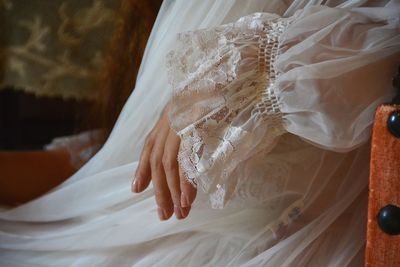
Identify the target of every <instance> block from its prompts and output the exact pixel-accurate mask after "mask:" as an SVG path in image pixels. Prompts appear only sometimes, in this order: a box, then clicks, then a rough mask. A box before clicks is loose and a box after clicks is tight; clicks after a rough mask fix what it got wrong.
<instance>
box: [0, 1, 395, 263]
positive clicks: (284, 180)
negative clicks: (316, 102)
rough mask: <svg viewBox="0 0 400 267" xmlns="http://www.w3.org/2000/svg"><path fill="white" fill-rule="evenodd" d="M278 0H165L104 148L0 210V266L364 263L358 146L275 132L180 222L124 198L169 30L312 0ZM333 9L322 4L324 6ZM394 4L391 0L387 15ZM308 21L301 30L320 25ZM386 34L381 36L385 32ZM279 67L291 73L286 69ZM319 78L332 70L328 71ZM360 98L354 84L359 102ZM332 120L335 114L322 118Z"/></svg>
mask: <svg viewBox="0 0 400 267" xmlns="http://www.w3.org/2000/svg"><path fill="white" fill-rule="evenodd" d="M284 2H285V3H286V1H264V0H263V1H261V0H252V1H246V2H245V3H244V2H243V1H213V0H210V1H208V0H202V1H184V0H182V1H167V0H165V1H164V3H163V6H162V10H161V12H160V15H159V17H158V19H157V22H156V24H155V27H154V30H153V33H152V35H151V38H150V40H149V44H148V47H147V49H146V53H145V57H144V60H143V63H142V67H141V70H140V74H139V77H138V81H137V86H136V88H135V91H134V93H133V94H132V95H131V97H130V99H129V100H128V102H127V104H126V106H125V108H124V110H123V112H122V114H121V116H120V118H119V120H118V122H117V124H116V126H115V128H114V131H113V133H112V135H111V137H110V138H109V139H108V140H107V143H106V144H105V146H104V147H103V148H102V149H101V150H100V152H99V153H97V154H96V156H95V157H94V158H92V159H91V160H90V161H89V162H88V163H87V164H85V166H83V168H82V169H81V170H79V171H78V172H77V173H76V174H75V175H74V176H72V177H71V178H70V179H68V180H67V181H66V182H65V183H64V184H62V185H61V186H59V187H57V188H55V189H54V190H53V191H52V192H50V193H48V194H46V195H45V196H43V197H41V198H39V199H36V200H34V201H32V202H30V203H27V204H25V205H23V206H20V207H18V208H15V209H3V210H2V211H1V212H0V229H1V232H0V250H1V251H0V254H1V255H0V265H2V266H3V265H4V266H362V262H363V261H362V259H363V245H364V240H365V223H366V194H365V193H366V186H367V176H368V168H367V166H368V160H369V156H368V151H369V147H368V143H364V144H359V145H355V147H354V148H352V145H350V146H348V147H347V146H346V147H345V148H346V149H349V148H350V147H351V151H348V152H346V153H338V152H334V151H331V150H326V149H325V148H323V147H317V146H315V145H313V144H310V143H309V142H308V141H307V142H306V141H304V137H306V136H302V137H299V136H297V135H295V134H292V133H284V134H283V135H280V137H279V138H277V139H276V141H275V145H273V146H271V147H270V151H269V152H268V153H264V151H267V150H262V151H260V153H264V155H263V156H261V155H259V156H257V157H255V158H254V160H248V161H247V162H246V161H243V162H240V163H239V164H238V165H237V168H235V169H234V170H233V172H232V174H233V175H235V176H236V177H246V179H244V180H246V181H252V182H251V183H243V186H242V187H240V188H241V189H240V190H239V188H238V190H237V193H236V194H234V195H232V196H231V198H230V201H229V202H228V203H227V204H226V206H225V207H224V208H223V209H212V208H211V206H210V203H209V196H208V195H207V194H204V193H203V192H202V191H201V190H199V191H198V196H197V198H196V201H195V203H194V205H193V207H192V210H191V213H190V216H189V217H188V218H187V219H186V220H183V221H177V220H176V219H171V220H169V221H166V222H160V221H159V220H158V217H157V209H156V205H155V200H154V194H153V189H152V187H151V186H150V187H149V188H148V189H147V190H146V191H145V192H144V193H142V194H138V195H132V193H131V192H130V182H131V177H132V175H133V173H134V170H135V168H136V166H137V160H138V159H139V156H140V152H141V149H142V146H143V141H144V138H145V136H146V134H147V133H148V132H149V131H150V130H151V128H152V127H153V125H154V123H155V122H156V121H157V119H158V117H159V114H160V113H161V111H162V110H163V108H164V106H165V104H166V103H167V101H169V99H170V93H171V91H170V90H168V89H167V88H168V86H167V74H166V71H165V56H166V54H167V53H168V51H170V50H171V49H173V48H174V43H175V38H176V34H177V33H178V32H185V31H188V30H192V31H193V30H197V29H204V28H211V27H215V26H218V25H221V24H224V23H230V22H234V21H237V20H238V19H239V18H240V17H242V16H246V15H250V14H253V13H255V12H270V13H277V14H279V15H283V16H284V17H286V16H291V15H293V14H294V11H295V10H298V9H300V8H303V7H307V6H310V5H313V4H320V3H321V2H322V1H293V3H292V4H290V5H287V4H285V3H284ZM338 2H340V1H326V3H327V4H329V5H331V6H334V5H336V4H337V3H338ZM361 2H363V3H364V2H365V1H346V2H345V3H344V4H343V5H346V6H347V7H355V6H359V5H361V4H363V3H361ZM393 3H394V2H391V3H389V5H392V8H393V7H394V5H393ZM357 12H358V11H357ZM360 12H361V11H360ZM315 14H317V13H315ZM296 16H299V14H297V15H295V17H296ZM363 16H366V17H373V16H376V17H378V18H379V19H380V20H382V19H384V20H388V21H389V18H390V17H392V16H389V13H386V11H382V10H381V9H379V8H378V9H376V8H373V9H367V10H363ZM275 17H276V16H272V15H271V18H273V19H275ZM314 18H315V23H311V22H310V25H319V24H320V25H325V24H323V23H324V22H323V21H319V20H316V18H317V17H314ZM325 19H327V18H326V17H324V18H323V20H325ZM367 24H368V23H367ZM291 25H295V24H291ZM388 25H389V24H388ZM361 26H362V24H360V27H361ZM364 27H365V26H364ZM382 27H384V26H382ZM299 29H300V28H299ZM389 31H390V30H389ZM385 33H386V30H384V31H382V32H381V33H380V34H382V36H383V37H385V36H387V35H386V34H385ZM368 36H370V33H369V34H368ZM385 38H386V37H385ZM374 40H375V39H370V41H369V42H371V43H370V44H369V45H370V46H372V47H381V48H382V49H386V48H387V47H389V46H391V45H393V43H394V41H393V39H384V40H383V39H377V40H376V41H374ZM385 40H386V41H385ZM395 40H396V39H395ZM295 44H297V45H298V44H301V42H295ZM334 46H336V45H334ZM292 47H295V46H292ZM366 48H368V45H367V46H366ZM289 51H290V49H288V50H287V51H286V52H285V53H288V54H289ZM292 51H293V50H292ZM309 52H310V51H309ZM375 56H378V55H377V54H375V55H374V57H375ZM393 57H394V56H393ZM366 58H369V57H366ZM282 60H283V59H282ZM303 60H304V61H306V60H307V59H306V58H304V59H303ZM282 62H283V61H282ZM287 62H289V61H287ZM328 62H329V60H328ZM277 63H278V61H276V64H277ZM332 63H333V62H332ZM358 63H359V64H358V65H354V67H355V66H357V67H356V68H354V69H360V68H362V66H365V65H368V64H370V63H371V66H375V65H376V62H373V63H372V61H368V60H366V61H365V62H364V61H363V60H360V61H359V62H358ZM293 64H295V63H293ZM279 66H280V67H279ZM278 67H279V68H281V69H282V71H283V72H285V73H286V74H287V75H289V74H290V73H291V68H290V64H286V63H285V64H283V63H282V65H279V64H277V65H276V68H278ZM302 67H306V66H302ZM341 67H342V66H341ZM382 68H385V73H386V74H385V75H387V76H390V74H391V72H392V71H393V72H394V71H395V69H393V70H392V69H390V67H389V66H387V65H384V66H383V67H382ZM378 70H380V68H378ZM329 71H332V72H333V73H335V71H338V70H337V68H333V65H332V66H331V68H330V69H329ZM292 73H293V72H292ZM311 73H313V72H311ZM155 74H157V79H154V75H155ZM382 75H383V74H382ZM237 77H239V75H237ZM280 77H283V74H282V75H281V76H280ZM377 77H378V76H377ZM379 77H382V76H379ZM325 78H329V77H325ZM288 79H289V78H288ZM332 79H333V78H332ZM318 82H321V81H318ZM389 82H390V79H389ZM389 82H388V81H386V80H385V81H382V90H381V91H379V95H378V97H377V99H387V98H389V97H390V87H389ZM325 85H326V84H324V86H325ZM385 85H387V86H385ZM281 86H282V87H279V88H285V90H282V92H280V93H281V95H280V98H279V99H280V102H281V103H283V94H284V93H285V92H290V88H292V87H290V86H289V85H287V84H286V83H284V82H283V83H282V85H281ZM283 86H285V87H283ZM286 88H287V89H286ZM315 88H316V87H315ZM315 88H314V89H315ZM293 91H294V90H293ZM364 91H365V90H364V89H363V88H359V87H358V89H357V94H358V95H359V96H360V97H361V99H363V97H362V96H363V95H362V94H361V93H364ZM343 93H346V95H347V93H348V91H346V92H343ZM354 94H356V92H354ZM353 96H354V95H353ZM287 99H290V98H287ZM348 99H349V101H350V100H355V97H353V98H352V97H351V95H350V97H349V98H348ZM356 100H357V101H360V100H359V99H358V98H357V99H356ZM296 101H297V100H296ZM365 101H366V102H365V103H367V102H368V100H365ZM374 101H377V100H376V99H374V100H373V101H372V102H374ZM288 103H290V102H288ZM329 103H330V102H326V104H327V105H328V104H329ZM357 103H358V102H354V105H355V106H357ZM351 104H353V103H351ZM293 105H294V104H291V103H290V106H291V107H293ZM349 105H350V102H349ZM369 105H371V104H370V103H369V104H365V105H364V106H365V107H366V106H369ZM288 106H289V104H288ZM324 107H325V106H324ZM364 109H365V108H364ZM280 110H281V112H282V116H285V115H286V113H288V114H289V113H291V114H296V113H295V112H288V111H287V110H284V106H283V104H282V106H280ZM321 110H323V109H321ZM335 114H336V113H335ZM297 115H299V114H297ZM300 115H302V114H300ZM365 116H366V117H367V116H368V114H367V113H366V115H365ZM356 117H358V116H356ZM329 118H334V117H332V116H329ZM346 118H347V117H346ZM340 119H343V120H346V121H347V119H345V118H340ZM352 119H353V118H349V119H348V121H347V123H350V120H352ZM369 119H370V121H372V117H371V118H369ZM282 122H285V123H282V125H283V126H284V127H285V130H290V128H289V126H290V125H291V124H290V123H289V119H288V118H287V119H284V118H282ZM333 122H335V119H332V120H330V122H329V123H333ZM293 123H294V121H293ZM323 125H326V127H333V125H331V124H328V123H325V124H323ZM335 129H336V128H335ZM355 136H356V135H355ZM355 138H358V137H355ZM309 139H312V140H313V142H315V143H318V142H319V141H318V140H317V139H313V138H309ZM357 142H358V139H357ZM323 145H325V146H327V147H329V144H325V143H324V144H323ZM335 148H336V146H335V147H333V148H332V149H335ZM337 148H338V149H342V148H343V147H342V146H340V145H339V146H338V147H337ZM360 226H362V227H360Z"/></svg>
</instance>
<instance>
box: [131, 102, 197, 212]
mask: <svg viewBox="0 0 400 267" xmlns="http://www.w3.org/2000/svg"><path fill="white" fill-rule="evenodd" d="M169 110H170V104H167V106H166V107H165V109H164V111H163V114H162V115H161V117H160V119H159V121H158V122H157V124H156V125H155V126H154V128H153V129H152V130H151V132H150V134H149V135H148V136H147V137H146V140H145V144H144V147H143V151H142V154H141V156H140V162H139V165H138V168H137V169H136V173H135V180H134V182H133V184H132V192H135V193H139V192H142V191H143V190H144V189H146V188H147V186H148V185H149V183H150V180H151V181H152V182H153V187H154V192H155V197H156V202H157V205H158V216H159V217H160V220H167V219H169V218H170V217H171V216H172V214H173V213H175V216H176V218H177V219H183V218H185V217H187V216H188V214H189V211H190V207H191V205H192V203H193V200H194V199H195V197H196V192H197V190H196V188H194V187H193V186H192V185H191V184H190V183H189V182H188V181H187V180H186V178H185V177H184V175H183V173H182V172H181V170H180V168H179V164H178V161H177V155H178V151H179V145H180V138H179V136H177V134H176V133H175V131H174V130H172V129H171V128H170V125H169V120H168V112H169Z"/></svg>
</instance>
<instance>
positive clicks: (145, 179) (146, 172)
mask: <svg viewBox="0 0 400 267" xmlns="http://www.w3.org/2000/svg"><path fill="white" fill-rule="evenodd" d="M156 130H157V125H156V126H155V128H154V129H153V130H152V132H151V133H150V134H149V135H148V136H147V137H146V140H145V142H144V146H143V150H142V153H141V154H140V160H139V165H138V167H137V168H136V172H135V178H134V180H133V184H132V192H134V193H139V192H142V191H143V190H145V189H146V188H147V187H148V186H149V184H150V181H151V167H150V154H151V151H152V149H153V146H154V142H155V137H154V132H155V131H156Z"/></svg>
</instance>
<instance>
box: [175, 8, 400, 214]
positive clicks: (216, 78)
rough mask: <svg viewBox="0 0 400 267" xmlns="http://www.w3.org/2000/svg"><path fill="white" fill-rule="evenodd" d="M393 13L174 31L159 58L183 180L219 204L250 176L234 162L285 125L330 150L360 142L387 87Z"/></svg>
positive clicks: (331, 12)
mask: <svg viewBox="0 0 400 267" xmlns="http://www.w3.org/2000/svg"><path fill="white" fill-rule="evenodd" d="M399 12H400V5H397V4H396V5H392V6H391V7H385V8H381V9H373V10H370V9H344V8H328V7H323V6H317V7H309V8H306V9H303V10H299V11H297V12H296V13H295V14H294V15H293V16H292V17H289V18H280V17H277V16H273V15H269V14H265V13H256V14H254V15H251V16H247V17H243V18H241V19H240V20H238V21H237V22H235V23H232V24H227V25H222V26H219V27H217V28H213V29H207V30H199V31H194V32H187V33H182V34H180V35H179V37H178V43H177V45H176V46H175V49H174V50H173V51H171V52H170V53H169V54H168V57H167V64H168V73H169V77H170V83H171V85H172V89H173V94H172V111H171V112H170V121H171V125H172V128H173V129H174V130H176V132H177V133H178V135H179V136H180V137H181V147H180V152H179V155H178V160H179V163H180V166H181V168H182V169H183V171H184V173H185V174H186V176H187V178H188V179H189V181H191V182H192V183H193V184H197V185H198V186H199V187H200V188H202V189H203V190H204V191H205V192H207V193H208V194H210V196H211V203H212V206H213V207H223V206H224V205H225V203H226V202H227V200H228V199H230V198H231V197H232V196H233V195H234V194H235V192H237V191H238V189H239V187H240V186H241V185H243V182H245V180H246V179H249V177H245V175H239V174H237V173H238V171H237V168H238V166H240V163H242V162H243V163H244V162H247V161H254V160H255V159H256V158H257V155H258V154H259V153H262V154H263V155H265V154H266V153H268V152H269V151H271V149H272V148H273V147H274V144H275V143H276V141H277V140H278V139H279V137H280V136H281V135H283V134H284V133H286V132H289V133H291V134H294V135H296V136H298V137H300V138H302V139H303V140H305V141H307V142H310V143H311V144H313V145H316V146H318V147H322V148H323V149H328V150H333V151H336V152H346V151H350V150H352V149H355V148H356V147H358V146H360V145H362V144H363V143H365V142H367V141H368V140H369V138H370V132H371V124H372V121H373V115H374V111H375V109H376V107H377V106H378V105H379V104H381V103H384V102H386V101H390V99H391V98H392V96H393V95H394V93H395V91H394V90H393V88H392V87H391V85H390V81H391V77H393V75H394V73H395V72H396V69H397V65H398V59H399V56H400V35H399V34H398V29H399V15H398V14H399ZM257 171H258V172H262V171H263V170H257Z"/></svg>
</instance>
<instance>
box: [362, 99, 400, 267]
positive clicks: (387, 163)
mask: <svg viewBox="0 0 400 267" xmlns="http://www.w3.org/2000/svg"><path fill="white" fill-rule="evenodd" d="M395 110H400V105H383V106H380V107H379V108H378V109H377V111H376V114H375V123H374V128H373V134H372V150H371V166H370V167H371V170H370V178H369V183H370V184H369V189H370V190H369V203H368V231H367V247H366V254H365V266H373V267H380V266H382V267H388V266H400V236H399V235H397V236H390V235H387V234H385V233H384V232H382V230H381V229H380V228H379V226H378V224H377V214H378V212H379V210H380V209H381V208H382V207H384V206H386V205H388V204H393V205H396V206H400V139H399V138H395V137H394V136H393V135H391V133H390V132H389V131H388V128H387V120H388V117H389V115H390V113H391V112H393V111H395Z"/></svg>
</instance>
